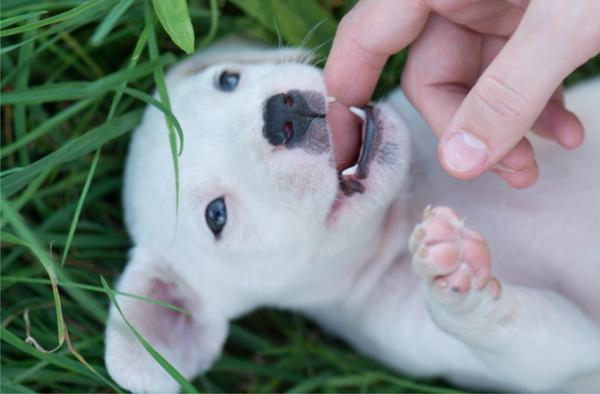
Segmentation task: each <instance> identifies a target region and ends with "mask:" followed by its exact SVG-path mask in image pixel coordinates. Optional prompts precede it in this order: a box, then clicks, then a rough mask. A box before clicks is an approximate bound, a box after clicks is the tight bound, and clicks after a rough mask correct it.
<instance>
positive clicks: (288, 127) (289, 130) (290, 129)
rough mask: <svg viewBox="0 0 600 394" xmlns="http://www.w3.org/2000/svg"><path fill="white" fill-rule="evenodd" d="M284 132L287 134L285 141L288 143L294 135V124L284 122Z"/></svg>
mask: <svg viewBox="0 0 600 394" xmlns="http://www.w3.org/2000/svg"><path fill="white" fill-rule="evenodd" d="M283 133H284V134H285V142H284V143H287V142H288V141H289V140H291V139H292V137H293V136H294V124H293V123H292V122H290V121H287V122H285V123H284V124H283Z"/></svg>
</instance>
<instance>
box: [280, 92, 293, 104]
mask: <svg viewBox="0 0 600 394" xmlns="http://www.w3.org/2000/svg"><path fill="white" fill-rule="evenodd" d="M283 103H284V104H285V105H286V106H287V107H291V106H292V105H294V98H293V97H292V96H290V95H289V94H284V95H283Z"/></svg>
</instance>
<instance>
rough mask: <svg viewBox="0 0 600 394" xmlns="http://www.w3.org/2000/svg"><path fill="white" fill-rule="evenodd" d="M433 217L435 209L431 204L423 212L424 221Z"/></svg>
mask: <svg viewBox="0 0 600 394" xmlns="http://www.w3.org/2000/svg"><path fill="white" fill-rule="evenodd" d="M433 216H434V215H433V207H432V206H431V204H429V205H427V206H426V207H425V209H424V210H423V219H429V218H431V217H433Z"/></svg>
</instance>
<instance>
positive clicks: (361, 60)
mask: <svg viewBox="0 0 600 394" xmlns="http://www.w3.org/2000/svg"><path fill="white" fill-rule="evenodd" d="M427 13H428V9H427V7H426V6H425V4H424V3H423V2H422V1H421V0H419V1H396V0H363V1H360V2H358V3H357V4H356V6H354V8H352V10H351V11H350V12H349V13H348V14H346V16H344V18H343V19H342V21H341V22H340V24H339V26H338V30H337V32H336V36H335V39H334V41H333V46H332V49H331V52H330V54H329V58H328V60H327V62H326V64H325V70H324V75H325V84H326V86H327V91H328V94H329V95H330V96H333V97H335V98H336V100H337V102H338V105H332V106H330V108H329V110H328V113H327V120H328V122H329V125H330V128H331V133H332V138H333V142H334V143H333V149H334V157H335V161H336V166H337V168H338V169H339V170H341V169H343V168H346V167H347V166H348V165H349V164H351V163H353V162H354V160H355V157H354V156H355V155H356V152H357V151H358V147H359V145H360V132H359V130H360V128H359V125H358V123H357V122H356V119H355V118H354V116H353V115H352V114H351V113H350V112H349V111H348V110H347V109H346V107H349V106H351V105H358V106H362V105H365V104H367V103H368V101H369V99H370V98H371V95H372V94H373V90H374V88H375V85H376V83H377V80H378V78H379V75H380V74H381V71H382V69H383V66H384V65H385V62H386V61H387V59H388V57H389V56H390V55H391V54H393V53H396V52H398V51H400V50H401V49H402V48H404V47H405V46H407V45H408V44H409V43H410V42H411V41H412V40H413V39H414V38H415V37H416V36H417V35H418V33H419V31H420V30H421V28H422V27H423V24H424V23H425V21H426V19H427ZM339 104H341V105H339Z"/></svg>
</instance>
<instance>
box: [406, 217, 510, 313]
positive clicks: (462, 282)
mask: <svg viewBox="0 0 600 394" xmlns="http://www.w3.org/2000/svg"><path fill="white" fill-rule="evenodd" d="M410 250H411V252H412V253H413V270H414V271H415V273H416V274H417V275H418V276H419V277H420V278H421V279H422V280H423V281H425V283H427V284H428V285H429V288H430V289H431V291H432V293H434V295H435V296H436V297H437V298H440V299H441V300H445V301H454V300H455V299H456V298H457V297H458V298H461V297H463V298H464V297H465V296H466V295H468V294H470V293H474V292H479V293H481V294H491V295H492V296H493V297H494V298H498V297H499V295H500V291H501V285H500V282H499V281H498V280H497V279H496V278H494V277H493V276H491V264H490V263H491V261H490V254H489V249H488V246H487V243H486V242H485V239H484V238H483V237H482V236H481V235H480V234H479V233H477V232H476V231H474V230H472V229H470V228H468V227H466V226H465V223H464V220H463V219H460V218H459V216H458V214H457V213H456V212H455V211H454V210H453V209H451V208H447V207H435V208H434V207H431V206H428V207H427V208H425V210H424V211H423V221H422V222H421V223H420V224H418V225H417V226H416V227H415V229H414V231H413V233H412V235H411V239H410Z"/></svg>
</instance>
